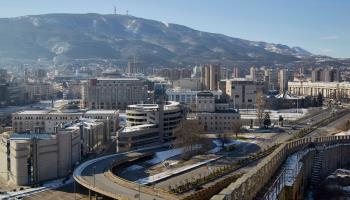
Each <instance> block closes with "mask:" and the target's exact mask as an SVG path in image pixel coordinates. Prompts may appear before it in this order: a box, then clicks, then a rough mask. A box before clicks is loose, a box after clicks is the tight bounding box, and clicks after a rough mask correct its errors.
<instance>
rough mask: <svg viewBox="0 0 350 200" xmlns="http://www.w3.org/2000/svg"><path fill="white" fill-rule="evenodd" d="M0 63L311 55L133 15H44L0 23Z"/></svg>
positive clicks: (227, 60) (249, 60)
mask: <svg viewBox="0 0 350 200" xmlns="http://www.w3.org/2000/svg"><path fill="white" fill-rule="evenodd" d="M0 28H1V30H0V59H1V58H11V59H29V60H31V59H32V60H37V59H39V58H41V59H48V60H52V59H66V60H76V59H112V60H114V61H116V62H117V63H126V62H127V61H128V60H130V59H137V61H139V62H142V63H146V64H147V65H154V66H156V65H163V66H165V65H174V66H176V65H184V64H203V63H223V64H228V65H229V64H256V63H260V64H271V63H272V64H276V63H281V64H283V63H290V62H296V61H300V60H303V59H309V58H310V57H312V56H313V54H311V53H310V52H308V51H307V50H304V49H302V48H300V47H289V46H287V45H283V44H273V43H267V42H257V41H249V40H244V39H239V38H234V37H229V36H226V35H223V34H217V33H208V32H203V31H198V30H194V29H192V28H189V27H186V26H182V25H178V24H171V23H163V22H159V21H155V20H148V19H143V18H138V17H134V16H130V15H100V14H91V13H90V14H46V15H31V16H23V17H16V18H1V19H0Z"/></svg>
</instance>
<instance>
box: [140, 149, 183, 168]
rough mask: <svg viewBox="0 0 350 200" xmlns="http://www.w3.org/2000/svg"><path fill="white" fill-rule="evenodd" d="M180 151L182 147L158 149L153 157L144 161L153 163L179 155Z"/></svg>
mask: <svg viewBox="0 0 350 200" xmlns="http://www.w3.org/2000/svg"><path fill="white" fill-rule="evenodd" d="M182 152H183V149H182V148H178V149H171V150H167V151H160V152H157V153H156V154H155V156H154V158H153V159H151V160H149V161H147V162H146V163H148V164H152V165H155V164H158V163H161V162H163V161H164V160H166V159H168V158H171V157H174V156H177V155H180V154H182Z"/></svg>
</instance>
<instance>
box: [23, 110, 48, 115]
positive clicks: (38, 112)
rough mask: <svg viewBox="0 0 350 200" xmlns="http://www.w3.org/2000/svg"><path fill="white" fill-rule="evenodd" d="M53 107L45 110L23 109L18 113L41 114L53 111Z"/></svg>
mask: <svg viewBox="0 0 350 200" xmlns="http://www.w3.org/2000/svg"><path fill="white" fill-rule="evenodd" d="M51 111H52V110H51V109H45V110H23V111H19V112H18V114H22V115H40V114H47V113H49V112H51Z"/></svg>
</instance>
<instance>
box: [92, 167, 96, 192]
mask: <svg viewBox="0 0 350 200" xmlns="http://www.w3.org/2000/svg"><path fill="white" fill-rule="evenodd" d="M92 169H93V170H94V187H95V183H96V180H95V179H96V177H95V174H96V166H94V167H93V168H92Z"/></svg>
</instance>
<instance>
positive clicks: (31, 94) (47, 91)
mask: <svg viewBox="0 0 350 200" xmlns="http://www.w3.org/2000/svg"><path fill="white" fill-rule="evenodd" d="M25 90H26V94H27V97H28V98H29V99H30V100H33V101H37V100H50V99H52V98H53V96H54V95H53V94H54V89H53V86H52V84H51V83H48V82H30V83H26V84H25Z"/></svg>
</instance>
